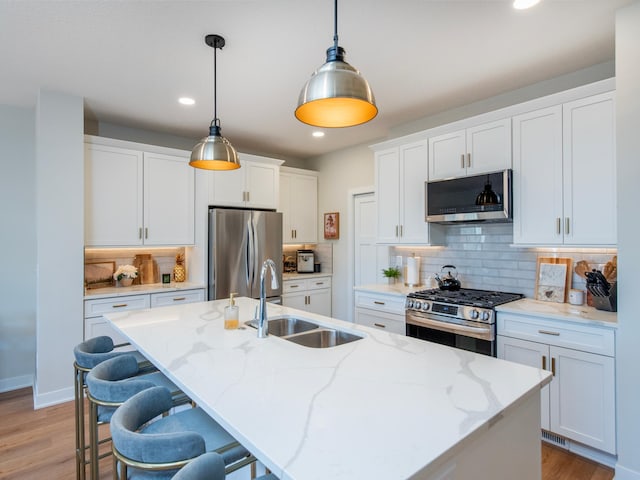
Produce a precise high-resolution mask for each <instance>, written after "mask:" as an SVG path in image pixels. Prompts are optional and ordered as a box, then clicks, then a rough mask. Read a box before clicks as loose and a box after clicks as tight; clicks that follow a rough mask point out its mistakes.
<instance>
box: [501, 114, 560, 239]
mask: <svg viewBox="0 0 640 480" xmlns="http://www.w3.org/2000/svg"><path fill="white" fill-rule="evenodd" d="M513 204H514V205H513V241H514V243H516V244H544V245H559V244H561V243H562V241H563V239H562V225H561V223H562V222H561V219H562V216H563V213H562V108H561V107H560V106H554V107H551V108H545V109H542V110H536V111H534V112H529V113H526V114H523V115H518V116H516V117H514V118H513Z"/></svg>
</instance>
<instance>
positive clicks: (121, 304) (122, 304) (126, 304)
mask: <svg viewBox="0 0 640 480" xmlns="http://www.w3.org/2000/svg"><path fill="white" fill-rule="evenodd" d="M127 306H129V304H128V303H119V304H118V305H111V308H122V307H127Z"/></svg>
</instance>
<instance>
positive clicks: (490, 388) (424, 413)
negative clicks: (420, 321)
mask: <svg viewBox="0 0 640 480" xmlns="http://www.w3.org/2000/svg"><path fill="white" fill-rule="evenodd" d="M237 304H238V305H239V307H240V319H241V321H242V322H244V321H246V320H248V319H250V318H251V315H252V313H253V311H254V307H255V305H256V304H257V301H256V300H252V299H249V298H244V297H243V298H239V299H238V301H237ZM226 305H227V301H226V300H217V301H212V302H202V303H192V304H184V305H175V306H169V307H162V308H154V309H146V310H137V311H129V312H121V313H111V314H107V315H105V317H106V318H107V319H108V320H109V321H110V322H112V324H113V325H114V326H115V328H116V329H117V330H119V331H120V332H122V333H123V334H124V335H125V336H126V337H128V338H129V339H130V340H131V342H132V344H133V345H135V346H136V348H138V349H139V350H140V351H141V352H142V353H143V354H144V355H146V356H147V358H149V360H151V361H152V362H153V363H154V364H155V365H156V366H158V367H159V368H160V370H161V371H163V372H164V373H165V374H166V375H168V376H169V377H170V378H172V379H173V380H174V381H175V383H176V384H177V385H178V386H179V387H180V388H182V389H183V390H184V391H185V392H186V393H187V394H188V395H189V396H190V397H191V398H192V399H193V400H195V402H196V403H197V404H199V405H200V406H201V407H202V408H204V409H205V410H206V411H207V413H208V414H209V415H211V416H212V417H213V418H214V419H215V420H217V421H218V422H220V423H221V424H222V425H223V426H224V427H225V428H226V429H228V431H229V432H230V433H231V434H232V435H233V436H234V437H236V438H237V439H238V441H240V442H241V443H242V444H243V445H245V446H246V447H247V448H248V449H249V450H250V451H252V452H253V453H254V454H255V455H256V456H257V457H258V459H259V460H260V461H261V462H262V463H264V464H265V466H267V467H268V468H269V469H271V470H272V471H273V473H274V474H275V475H277V476H278V477H279V478H280V479H282V480H287V479H301V480H314V479H322V480H327V479H332V480H342V479H344V480H347V479H348V480H353V479H358V478H363V479H364V478H366V479H374V478H376V479H377V478H380V479H385V480H391V479H406V478H409V477H411V476H412V475H417V476H418V477H420V476H421V475H422V476H423V477H422V478H424V475H425V472H426V471H427V470H428V468H429V465H432V464H433V462H435V461H436V460H441V459H442V458H444V457H446V456H447V455H450V454H451V452H452V451H459V449H460V448H464V446H466V445H467V444H468V443H470V442H472V441H473V440H474V439H475V438H476V437H477V436H478V435H481V434H482V433H483V432H486V431H487V430H488V429H489V428H492V425H494V424H495V422H496V421H497V420H498V419H499V418H501V417H500V415H501V413H503V412H505V411H507V410H509V409H510V408H514V409H515V408H518V407H519V406H520V405H521V404H522V402H524V401H526V399H528V398H530V396H531V395H537V391H538V390H539V389H540V388H541V387H542V386H543V385H545V384H546V383H548V382H549V381H550V379H551V374H550V373H549V372H545V371H543V370H538V369H535V368H531V367H527V366H524V365H519V364H515V363H511V362H506V361H503V360H500V359H496V358H492V357H487V356H483V355H478V354H475V353H471V352H467V351H464V350H458V349H453V348H450V347H445V346H442V345H437V344H434V343H430V342H425V341H422V340H418V339H414V338H408V337H405V336H401V335H396V334H392V333H389V332H384V331H379V330H374V329H370V328H368V327H364V326H361V325H355V324H351V323H348V322H343V321H340V320H335V319H331V318H328V317H323V316H320V315H314V314H311V313H308V312H302V311H299V310H295V309H291V308H287V307H282V306H279V305H272V304H268V313H269V316H270V317H274V316H277V315H282V314H291V315H296V316H300V317H303V318H306V319H310V320H313V321H315V322H317V323H319V324H320V325H322V326H331V327H337V328H340V329H342V330H347V331H349V332H352V333H356V334H358V335H361V336H363V337H364V338H363V339H361V340H358V341H355V342H352V343H349V344H345V345H340V346H337V347H332V348H325V349H314V348H307V347H304V346H300V345H297V344H294V343H292V342H289V341H287V340H285V339H282V338H278V337H274V336H269V337H268V338H263V339H260V338H257V335H256V330H254V329H252V328H249V327H245V328H242V329H238V330H224V328H223V323H224V320H223V311H224V307H225V306H226ZM498 425H499V423H498Z"/></svg>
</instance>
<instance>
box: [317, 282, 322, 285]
mask: <svg viewBox="0 0 640 480" xmlns="http://www.w3.org/2000/svg"><path fill="white" fill-rule="evenodd" d="M316 285H324V282H316Z"/></svg>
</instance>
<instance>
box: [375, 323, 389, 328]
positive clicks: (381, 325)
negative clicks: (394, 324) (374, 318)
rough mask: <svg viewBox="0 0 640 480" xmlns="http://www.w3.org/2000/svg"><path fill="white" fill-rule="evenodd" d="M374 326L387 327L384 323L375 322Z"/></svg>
mask: <svg viewBox="0 0 640 480" xmlns="http://www.w3.org/2000/svg"><path fill="white" fill-rule="evenodd" d="M373 326H374V327H378V328H387V326H386V325H383V324H382V323H374V324H373Z"/></svg>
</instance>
